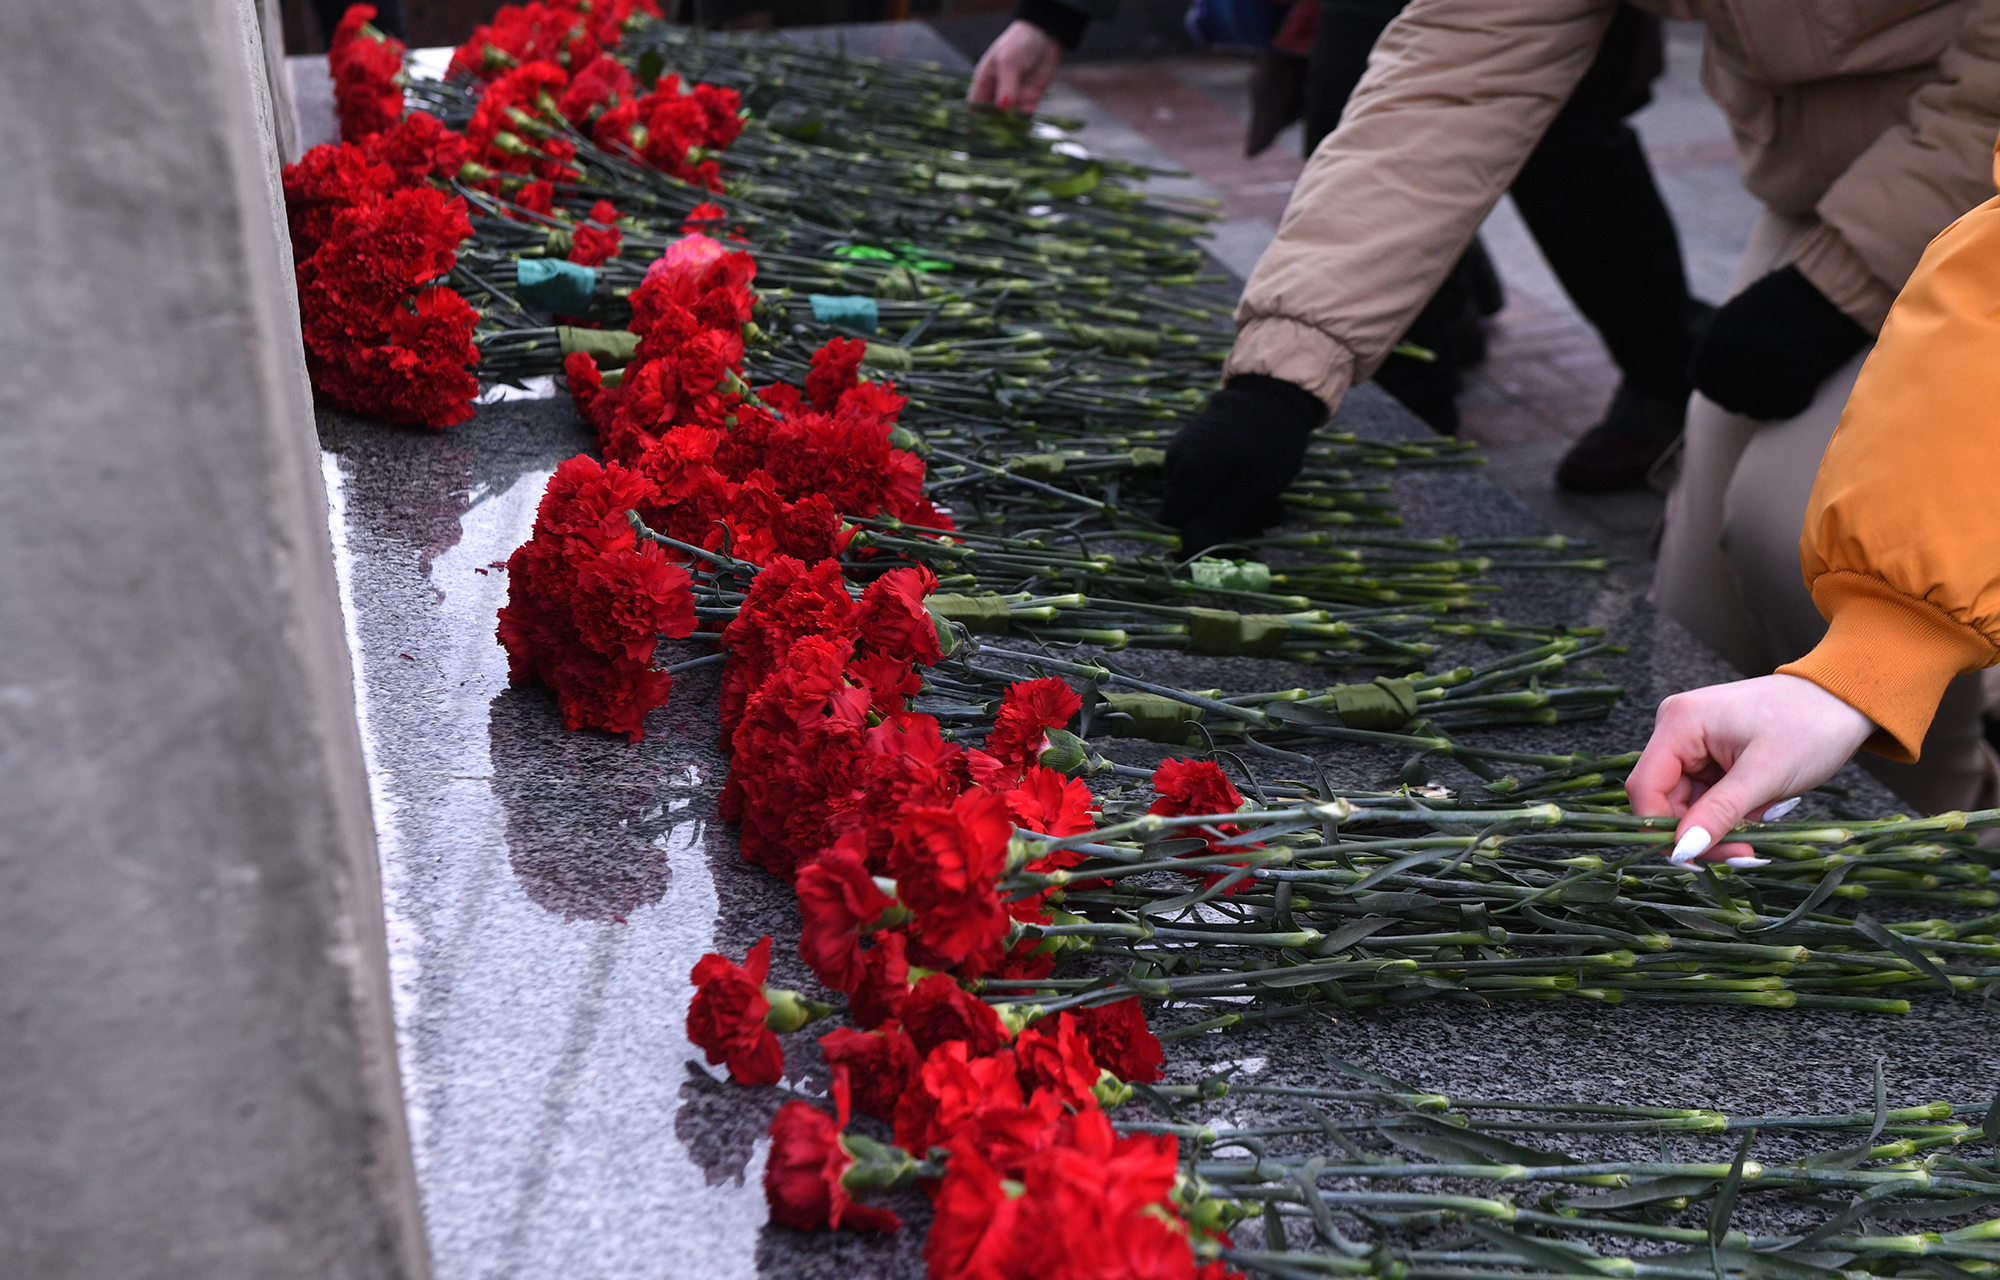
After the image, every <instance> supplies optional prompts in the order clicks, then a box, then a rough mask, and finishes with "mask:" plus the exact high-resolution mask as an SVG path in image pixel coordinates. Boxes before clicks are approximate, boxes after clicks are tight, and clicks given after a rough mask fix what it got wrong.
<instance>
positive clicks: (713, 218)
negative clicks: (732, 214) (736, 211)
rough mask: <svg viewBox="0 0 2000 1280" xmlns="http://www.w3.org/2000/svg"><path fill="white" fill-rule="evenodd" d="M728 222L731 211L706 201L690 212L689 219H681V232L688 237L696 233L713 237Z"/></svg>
mask: <svg viewBox="0 0 2000 1280" xmlns="http://www.w3.org/2000/svg"><path fill="white" fill-rule="evenodd" d="M728 220H729V210H727V209H725V208H723V207H722V206H721V205H719V204H716V203H714V202H713V201H709V200H704V201H702V202H701V203H700V204H698V205H696V206H695V207H694V208H692V209H690V210H688V215H687V217H685V218H682V219H681V231H682V232H683V233H685V234H687V235H693V234H695V233H696V232H701V233H703V234H707V235H713V234H715V233H716V232H717V231H720V230H721V229H722V224H723V223H724V222H727V221H728Z"/></svg>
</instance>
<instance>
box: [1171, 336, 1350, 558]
mask: <svg viewBox="0 0 2000 1280" xmlns="http://www.w3.org/2000/svg"><path fill="white" fill-rule="evenodd" d="M1325 420H1326V406H1325V405H1324V404H1322V403H1321V402H1320V399H1319V397H1318V396H1316V395H1314V394H1313V393H1312V392H1310V391H1307V390H1306V389H1305V388H1304V387H1300V386H1296V385H1294V384H1292V383H1289V382H1285V381H1282V380H1280V379H1278V378H1269V377H1265V376H1264V375H1263V374H1261V373H1250V374H1241V375H1238V376H1237V377H1234V378H1231V379H1230V380H1229V384H1228V385H1227V386H1225V387H1223V389H1222V390H1220V391H1218V392H1216V393H1215V394H1214V395H1212V396H1210V397H1209V398H1208V403H1207V404H1205V405H1203V406H1202V408H1201V412H1199V413H1197V414H1195V416H1194V417H1192V418H1190V419H1188V421H1187V423H1186V424H1185V425H1184V426H1182V427H1181V429H1180V430H1179V431H1178V432H1176V433H1175V434H1174V438H1173V441H1172V443H1170V444H1168V445H1167V493H1166V501H1164V502H1163V503H1161V505H1160V515H1161V517H1162V518H1163V519H1165V520H1166V522H1167V523H1168V524H1171V525H1174V526H1176V527H1177V528H1179V529H1180V531H1181V550H1182V551H1184V552H1185V553H1187V554H1189V555H1192V554H1194V553H1195V552H1197V551H1200V550H1203V549H1204V548H1207V547H1211V546H1214V545H1215V544H1216V543H1218V542H1221V541H1224V540H1225V539H1228V538H1240V537H1249V536H1254V535H1255V534H1258V533H1262V532H1263V531H1264V529H1265V527H1266V526H1268V525H1271V524H1275V523H1276V522H1277V520H1278V517H1279V514H1280V513H1279V507H1278V495H1279V494H1281V493H1283V492H1284V491H1285V486H1286V485H1288V484H1290V483H1291V482H1292V478H1293V477H1294V476H1296V475H1298V473H1299V466H1300V464H1302V463H1303V462H1304V461H1305V456H1306V441H1307V440H1308V439H1309V438H1310V437H1311V436H1312V433H1313V428H1314V427H1317V426H1318V425H1319V424H1320V423H1322V422H1324V421H1325Z"/></svg>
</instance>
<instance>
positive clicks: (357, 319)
mask: <svg viewBox="0 0 2000 1280" xmlns="http://www.w3.org/2000/svg"><path fill="white" fill-rule="evenodd" d="M463 159H464V147H463V143H462V140H461V139H459V138H458V136H457V135H456V134H453V133H451V132H450V131H449V130H447V129H445V128H444V127H443V126H442V125H440V124H438V122H437V121H436V120H434V119H433V118H431V117H430V116H427V115H424V114H423V113H421V112H419V113H416V114H413V115H411V116H410V117H409V118H408V119H407V120H399V121H396V122H393V123H392V124H391V125H390V126H389V127H388V128H386V129H384V130H381V131H379V132H377V133H374V134H371V135H369V136H368V137H367V138H366V139H364V140H363V141H362V143H361V144H360V145H359V146H357V145H355V144H353V143H346V142H343V143H338V144H335V145H331V146H321V147H314V148H313V149H312V150H311V151H309V152H307V153H306V154H305V156H304V157H303V158H301V159H300V160H299V162H298V163H297V164H293V165H287V166H286V167H285V172H284V186H285V213H286V218H287V220H288V221H289V223H290V226H291V233H292V259H293V264H294V269H295V272H296V275H297V280H298V289H299V324H300V329H301V332H302V336H303V337H304V339H305V351H306V367H307V369H308V371H309V372H310V373H311V375H312V383H313V389H314V391H316V392H317V393H318V394H319V396H320V398H321V399H322V400H324V401H325V402H326V403H329V404H331V405H332V406H334V407H335V408H338V409H342V410H345V411H347V412H349V413H356V414H360V415H362V416H365V417H370V418H378V419H380V420H382V421H384V422H393V423H401V424H404V425H409V426H424V427H431V428H433V429H442V428H444V427H447V426H449V425H451V424H452V423H454V422H462V421H464V420H465V419H466V418H469V417H471V416H472V399H473V397H474V396H476V395H478V394H479V382H478V380H477V379H476V378H474V377H473V375H472V374H471V372H469V370H470V368H471V366H473V365H476V364H477V363H478V361H479V351H478V348H477V347H475V346H474V345H473V342H472V329H473V326H474V324H476V323H477V322H478V319H479V316H478V313H477V312H475V311H474V310H473V309H472V308H471V307H470V306H469V305H467V303H466V301H465V299H463V298H461V297H460V296H459V295H458V294H457V293H456V292H454V291H453V290H452V289H450V288H448V287H446V286H445V285H444V284H443V283H442V280H443V277H444V276H445V275H447V274H448V273H449V272H450V271H451V269H452V266H453V265H454V264H455V263H456V262H457V261H458V246H459V243H460V242H461V241H463V240H464V239H465V238H466V237H467V236H469V235H471V234H472V226H471V224H470V222H468V221H467V219H466V213H465V202H464V201H463V200H460V199H455V198H447V197H446V196H445V195H444V194H443V193H442V192H441V191H439V190H438V189H437V188H436V187H434V186H432V185H431V183H430V181H429V179H430V177H431V176H432V175H433V174H450V173H453V172H456V170H457V168H458V166H459V165H460V164H461V163H463Z"/></svg>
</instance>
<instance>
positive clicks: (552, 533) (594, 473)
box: [535, 453, 658, 552]
mask: <svg viewBox="0 0 2000 1280" xmlns="http://www.w3.org/2000/svg"><path fill="white" fill-rule="evenodd" d="M657 492H658V491H657V490H656V489H655V487H654V486H653V484H652V483H651V482H650V481H649V480H647V479H646V477H644V476H643V475H640V474H639V473H638V472H636V471H632V470H629V469H628V468H625V467H621V466H619V465H618V464H617V463H615V462H613V463H609V464H600V463H599V462H598V461H597V459H595V458H593V457H591V456H590V455H589V454H586V453H579V454H577V455H576V456H575V457H573V458H570V459H569V460H567V461H566V462H564V463H563V464H562V465H560V466H558V467H557V468H556V470H555V474H554V475H552V476H550V477H549V484H548V488H546V489H544V490H543V491H542V501H541V505H540V506H539V507H537V508H536V510H535V533H536V535H537V536H541V535H547V536H549V537H553V538H559V539H562V540H564V542H565V544H566V545H567V544H571V543H579V544H581V545H582V546H584V547H588V548H589V549H590V550H592V551H598V552H604V551H615V550H622V549H624V548H626V547H630V546H632V545H633V544H634V542H635V541H636V538H635V535H634V534H633V532H632V523H631V521H630V520H628V519H627V518H626V517H627V515H628V513H630V512H633V511H637V510H640V509H642V508H644V507H645V506H646V505H647V504H648V503H650V502H652V501H653V500H654V497H655V495H656V493H657Z"/></svg>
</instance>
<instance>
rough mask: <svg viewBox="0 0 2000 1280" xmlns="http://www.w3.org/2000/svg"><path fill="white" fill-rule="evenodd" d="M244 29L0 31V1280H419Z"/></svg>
mask: <svg viewBox="0 0 2000 1280" xmlns="http://www.w3.org/2000/svg"><path fill="white" fill-rule="evenodd" d="M256 8H257V6H256V0H143V2H128V3H110V2H108V0H82V2H81V3H77V4H70V5H55V6H51V5H42V4H7V5H0V175H4V178H0V246H4V250H0V352H4V353H5V354H4V356H0V1275H6V1276H10V1277H11V1276H22V1277H30V1276H32V1277H36V1280H52V1278H55V1277H105V1278H107V1280H109V1278H112V1277H117V1278H120V1280H126V1278H131V1277H183V1276H185V1277H189V1278H191V1280H192V1278H194V1277H201V1278H202V1280H219V1278H222V1277H258V1278H259V1280H269V1278H276V1277H290V1276H299V1277H307V1276H310V1277H315V1278H328V1277H341V1278H345V1277H356V1278H362V1277H367V1278H374V1277H421V1276H422V1275H423V1274H424V1273H425V1270H426V1267H425V1261H424V1257H425V1254H424V1243H423V1237H422V1225H421V1217H420V1214H419V1211H418V1206H417V1201H416V1192H415V1188H414V1178H413V1174H412V1170H411V1165H410V1158H409V1145H408V1140H407V1136H406V1133H405V1129H404V1120H403V1110H402V1099H401V1092H400V1088H399V1085H398V1081H397V1076H396V1056H395V1052H394V1032H393V1026H392V1021H391V1016H390V1010H389V1001H388V982H387V973H386V963H387V962H386V952H385V948H384V945H383V939H382V917H381V904H380V888H379V884H378V882H377V875H378V872H377V869H376V863H375V853H374V844H373V834H372V827H371V824H370V819H369V812H368V805H367V788H366V779H365V776H364V773H363V768H362V762H361V752H360V745H359V741H358V738H357V735H356V731H355V726H354V711H353V698H352V690H351V688H350V684H349V680H350V677H349V668H348V662H347V654H346V651H345V646H344V641H343V638H342V629H341V625H340V619H339V611H338V604H337V600H336V595H335V587H334V580H333V571H332V563H331V557H330V551H329V546H328V539H327V528H326V515H325V496H324V493H323V491H322V489H321V484H320V480H319V472H318V467H317V450H316V446H315V442H314V436H313V429H312V420H311V406H310V399H309V392H308V389H307V386H306V380H305V374H304V369H303V365H302V361H301V355H300V348H299V339H298V323H297V317H296V310H295V306H294V304H293V301H292V297H291V289H292V285H291V262H290V256H289V250H288V246H287V243H286V240H285V238H284V234H283V213H282V207H281V202H280V200H279V195H278V187H277V170H276V163H277V160H276V154H275V150H274V145H273V141H272V137H273V117H272V116H271V114H270V104H269V102H268V100H267V97H266V93H267V90H266V86H265V65H264V56H263V51H262V48H261V41H260V40H259V39H258V38H257V35H256V32H257V24H256Z"/></svg>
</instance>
